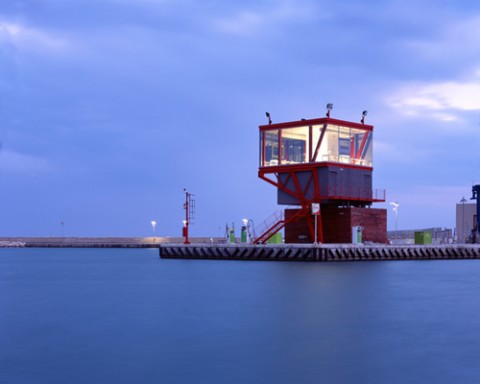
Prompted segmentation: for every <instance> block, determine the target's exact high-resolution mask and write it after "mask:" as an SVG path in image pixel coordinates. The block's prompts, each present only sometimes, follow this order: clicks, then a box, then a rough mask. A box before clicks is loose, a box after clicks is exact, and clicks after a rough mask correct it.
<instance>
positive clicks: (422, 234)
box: [415, 231, 432, 245]
mask: <svg viewBox="0 0 480 384" xmlns="http://www.w3.org/2000/svg"><path fill="white" fill-rule="evenodd" d="M415 244H416V245H424V244H432V232H426V231H418V232H415Z"/></svg>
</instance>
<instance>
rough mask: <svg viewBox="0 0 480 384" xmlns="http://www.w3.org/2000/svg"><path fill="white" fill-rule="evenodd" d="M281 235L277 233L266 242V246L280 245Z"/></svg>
mask: <svg viewBox="0 0 480 384" xmlns="http://www.w3.org/2000/svg"><path fill="white" fill-rule="evenodd" d="M282 243H283V241H282V233H281V232H277V233H275V234H274V235H273V236H272V237H270V238H269V239H268V240H267V244H282Z"/></svg>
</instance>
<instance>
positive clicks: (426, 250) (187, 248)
mask: <svg viewBox="0 0 480 384" xmlns="http://www.w3.org/2000/svg"><path fill="white" fill-rule="evenodd" d="M190 242H191V244H188V245H185V244H183V238H178V237H175V238H174V237H0V247H27V248H157V249H158V250H159V256H160V257H161V258H162V259H198V260H199V259H209V260H272V261H275V260H276V261H317V262H322V261H323V262H329V261H373V260H441V259H480V244H441V245H385V244H316V245H315V244H256V245H252V244H243V243H240V244H226V243H225V242H224V239H223V238H204V237H197V238H190Z"/></svg>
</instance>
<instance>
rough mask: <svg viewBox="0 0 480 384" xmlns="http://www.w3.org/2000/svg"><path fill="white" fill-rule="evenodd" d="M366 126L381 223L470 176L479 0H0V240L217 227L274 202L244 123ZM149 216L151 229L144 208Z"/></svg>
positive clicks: (476, 151) (478, 151)
mask: <svg viewBox="0 0 480 384" xmlns="http://www.w3.org/2000/svg"><path fill="white" fill-rule="evenodd" d="M327 103H333V104H334V108H333V111H332V117H335V118H338V119H343V120H351V121H359V120H360V118H361V112H362V111H363V110H368V116H367V118H366V123H367V124H372V125H374V127H375V128H374V129H375V131H374V141H373V151H374V173H373V184H374V188H378V189H386V196H387V200H386V202H385V203H382V204H376V205H375V207H377V208H387V209H388V229H389V230H391V229H394V226H395V216H394V214H393V211H392V209H391V208H392V206H391V205H390V204H389V203H390V202H393V201H396V202H398V203H399V204H400V206H399V209H398V217H397V220H398V221H397V224H398V228H399V229H419V228H428V227H447V228H453V227H454V225H455V224H454V223H455V204H457V203H458V202H459V201H460V200H461V198H462V197H463V196H465V197H466V198H467V199H470V197H471V195H472V193H471V189H472V185H473V184H478V183H480V171H479V164H480V1H479V0H415V1H414V0H368V1H367V0H366V1H358V0H344V1H338V0H256V1H251V0H242V1H228V0H222V1H220V0H9V1H2V2H0V143H1V148H0V203H1V210H0V212H1V213H0V236H62V235H63V236H152V234H155V235H156V236H172V237H177V236H178V237H179V236H181V228H182V220H183V219H184V210H183V202H184V199H185V194H184V192H183V190H184V188H186V189H187V190H188V191H189V192H190V193H192V194H194V198H195V205H196V212H195V221H194V223H193V225H192V226H191V227H190V236H194V237H195V236H202V237H203V236H208V237H216V236H223V234H224V230H225V224H226V223H228V224H229V225H231V224H232V223H235V226H236V228H237V229H238V228H239V227H240V225H241V222H242V219H243V218H250V219H252V220H253V221H254V223H255V224H259V223H260V222H262V221H263V220H264V219H266V218H267V217H268V216H270V215H271V214H272V213H274V212H276V211H278V210H280V209H283V208H284V207H282V206H279V205H277V204H276V190H275V188H274V187H273V186H271V185H269V184H268V183H266V182H264V181H262V180H260V179H259V178H258V175H257V172H258V164H259V159H258V155H259V153H258V147H259V143H258V140H259V135H258V126H259V125H262V124H265V123H266V117H265V112H266V111H268V112H270V114H271V116H272V120H273V122H274V123H275V122H285V121H295V120H299V119H300V118H318V117H323V116H325V105H326V104H327ZM152 220H155V221H156V223H157V224H156V226H155V231H154V228H153V227H152V225H151V221H152Z"/></svg>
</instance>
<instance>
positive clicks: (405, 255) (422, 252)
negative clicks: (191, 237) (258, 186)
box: [160, 244, 480, 261]
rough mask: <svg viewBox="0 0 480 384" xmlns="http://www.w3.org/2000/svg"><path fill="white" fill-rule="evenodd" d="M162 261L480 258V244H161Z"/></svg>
mask: <svg viewBox="0 0 480 384" xmlns="http://www.w3.org/2000/svg"><path fill="white" fill-rule="evenodd" d="M160 257H162V258H165V259H217V260H278V261H373V260H434V259H480V245H463V244H462V245H457V244H451V245H429V246H423V245H406V246H390V245H350V244H328V245H327V244H325V245H312V244H302V245H301V244H285V245H236V244H233V245H228V244H222V245H218V244H204V245H200V244H197V245H179V244H163V245H161V246H160Z"/></svg>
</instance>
